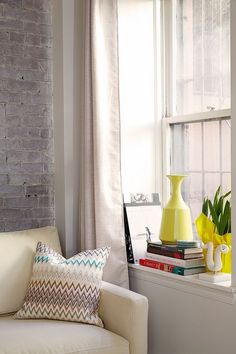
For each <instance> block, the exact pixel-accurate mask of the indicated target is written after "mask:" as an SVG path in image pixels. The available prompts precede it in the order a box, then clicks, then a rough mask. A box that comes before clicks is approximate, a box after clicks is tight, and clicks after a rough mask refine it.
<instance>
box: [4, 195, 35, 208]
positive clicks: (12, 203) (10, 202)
mask: <svg viewBox="0 0 236 354" xmlns="http://www.w3.org/2000/svg"><path fill="white" fill-rule="evenodd" d="M37 204H38V200H37V198H36V197H27V196H25V197H14V198H8V199H6V200H5V205H6V207H7V208H36V206H37Z"/></svg>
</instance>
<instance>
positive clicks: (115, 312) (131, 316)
mask: <svg viewBox="0 0 236 354" xmlns="http://www.w3.org/2000/svg"><path fill="white" fill-rule="evenodd" d="M99 315H100V317H101V319H102V320H103V323H104V327H105V328H106V329H108V330H110V331H112V332H114V333H116V334H118V335H120V336H122V337H124V338H125V339H127V340H128V342H129V345H130V354H147V318H148V300H147V298H146V297H145V296H143V295H140V294H137V293H135V292H133V291H130V290H127V289H124V288H121V287H119V286H117V285H113V284H110V283H107V282H103V284H102V291H101V300H100V308H99Z"/></svg>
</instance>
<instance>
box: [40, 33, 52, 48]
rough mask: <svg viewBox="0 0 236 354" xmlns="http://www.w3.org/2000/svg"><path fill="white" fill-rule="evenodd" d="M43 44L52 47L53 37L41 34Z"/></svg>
mask: <svg viewBox="0 0 236 354" xmlns="http://www.w3.org/2000/svg"><path fill="white" fill-rule="evenodd" d="M40 43H41V45H42V46H45V47H48V48H52V38H50V37H44V36H41V41H40Z"/></svg>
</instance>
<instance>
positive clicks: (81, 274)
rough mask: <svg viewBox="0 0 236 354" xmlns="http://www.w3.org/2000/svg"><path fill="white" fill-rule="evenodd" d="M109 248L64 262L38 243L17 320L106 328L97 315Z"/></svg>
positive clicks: (48, 248) (59, 256)
mask: <svg viewBox="0 0 236 354" xmlns="http://www.w3.org/2000/svg"><path fill="white" fill-rule="evenodd" d="M109 251H110V249H109V248H108V247H104V248H99V249H95V250H88V251H84V252H81V253H79V254H77V255H75V256H73V257H71V258H70V259H65V258H64V257H62V256H61V255H60V254H58V253H57V252H55V251H54V250H53V249H52V248H50V247H48V246H47V245H45V244H43V243H41V242H39V243H38V245H37V249H36V254H35V259H34V265H33V273H32V277H31V280H30V283H29V287H28V291H27V294H26V297H25V301H24V303H23V305H22V307H21V309H20V310H19V311H18V312H17V314H16V315H15V317H14V318H17V319H21V318H48V319H56V320H65V321H77V322H84V323H89V324H94V325H98V326H103V324H102V320H101V319H100V318H99V316H98V307H99V300H100V292H101V285H102V284H101V282H102V273H103V267H104V265H105V263H106V260H107V257H108V255H109Z"/></svg>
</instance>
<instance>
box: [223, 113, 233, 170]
mask: <svg viewBox="0 0 236 354" xmlns="http://www.w3.org/2000/svg"><path fill="white" fill-rule="evenodd" d="M230 124H231V123H230V120H223V121H222V125H221V134H222V135H221V139H222V146H224V154H223V155H222V170H223V171H225V172H230V171H231V146H230V141H231V137H230V134H231V126H230Z"/></svg>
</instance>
